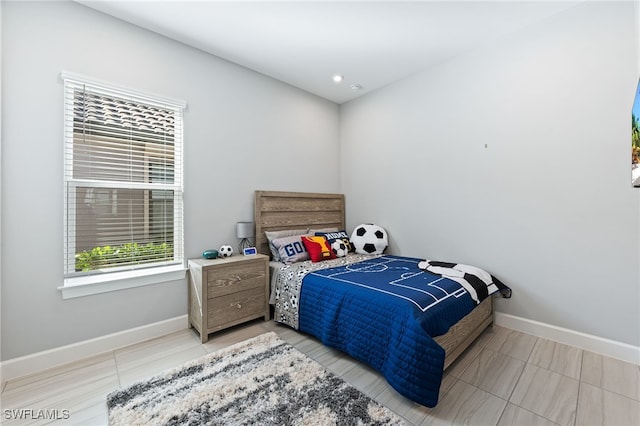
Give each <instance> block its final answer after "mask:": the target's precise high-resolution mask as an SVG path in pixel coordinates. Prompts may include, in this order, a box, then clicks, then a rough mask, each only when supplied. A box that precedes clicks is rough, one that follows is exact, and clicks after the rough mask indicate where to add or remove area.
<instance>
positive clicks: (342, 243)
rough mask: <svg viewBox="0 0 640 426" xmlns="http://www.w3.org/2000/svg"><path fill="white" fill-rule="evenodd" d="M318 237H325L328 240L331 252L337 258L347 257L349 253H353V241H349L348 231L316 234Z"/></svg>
mask: <svg viewBox="0 0 640 426" xmlns="http://www.w3.org/2000/svg"><path fill="white" fill-rule="evenodd" d="M316 235H320V236H323V237H325V238H326V239H327V241H328V242H329V246H330V247H331V251H332V252H333V254H335V255H336V257H345V256H346V255H347V254H348V253H349V252H352V251H353V246H352V245H351V241H349V234H347V231H344V230H342V231H335V232H316Z"/></svg>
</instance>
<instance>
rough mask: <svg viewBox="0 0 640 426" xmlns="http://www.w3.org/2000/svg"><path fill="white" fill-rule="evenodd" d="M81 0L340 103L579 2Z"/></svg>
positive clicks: (510, 0) (100, 9)
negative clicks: (339, 77) (339, 78)
mask: <svg viewBox="0 0 640 426" xmlns="http://www.w3.org/2000/svg"><path fill="white" fill-rule="evenodd" d="M76 1H77V2H78V3H82V4H84V5H86V6H88V7H91V8H93V9H96V10H99V11H102V12H104V13H107V14H109V15H112V16H114V17H116V18H120V19H122V20H124V21H127V22H130V23H132V24H135V25H138V26H140V27H142V28H146V29H149V30H151V31H154V32H157V33H159V34H162V35H164V36H167V37H170V38H172V39H175V40H178V41H180V42H182V43H185V44H187V45H190V46H193V47H196V48H198V49H201V50H203V51H205V52H209V53H211V54H213V55H215V56H218V57H221V58H224V59H226V60H228V61H231V62H234V63H236V64H239V65H242V66H244V67H247V68H250V69H252V70H255V71H257V72H260V73H262V74H265V75H268V76H270V77H273V78H275V79H277V80H281V81H283V82H286V83H288V84H291V85H293V86H296V87H299V88H301V89H303V90H306V91H308V92H311V93H314V94H316V95H318V96H321V97H323V98H326V99H329V100H331V101H333V102H336V103H338V104H341V103H343V102H347V101H349V100H351V99H354V98H356V97H358V96H361V95H363V94H365V93H369V92H371V91H373V90H375V89H378V88H380V87H383V86H385V85H388V84H390V83H393V82H395V81H397V80H400V79H402V78H404V77H407V76H409V75H411V74H414V73H416V72H419V71H421V70H424V69H427V68H429V67H431V66H433V65H436V64H438V63H442V62H444V61H447V60H448V59H450V58H452V57H454V56H457V55H460V54H462V53H464V52H466V51H469V50H471V49H474V48H477V47H479V46H481V45H482V44H484V43H487V42H489V41H492V40H495V39H497V38H500V37H504V36H507V35H508V34H510V33H513V32H515V31H518V30H519V29H522V28H524V27H526V26H528V25H531V24H533V23H535V22H538V21H541V20H543V19H546V18H548V17H549V16H551V15H553V14H556V13H558V12H561V11H562V10H565V9H567V8H569V7H571V6H573V5H575V4H576V3H577V2H576V1H570V2H565V1H553V0H549V1H529V2H527V1H520V0H502V1H479V0H475V1H474V0H470V1H455V0H443V1H417V2H415V1H414V2H403V1H388V2H384V1H340V2H329V1H303V0H299V1H288V2H272V1H257V2H248V1H228V2H222V1H206V0H182V1H167V0H144V1H135V0H128V1H125V0H119V1H116V0H110V1H96V0H76ZM335 74H340V75H343V76H344V80H343V81H342V82H341V83H335V82H334V81H333V76H334V75H335ZM353 85H358V86H360V88H359V89H353V88H352V86H353Z"/></svg>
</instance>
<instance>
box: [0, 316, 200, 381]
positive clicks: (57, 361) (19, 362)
mask: <svg viewBox="0 0 640 426" xmlns="http://www.w3.org/2000/svg"><path fill="white" fill-rule="evenodd" d="M187 326H188V324H187V315H181V316H179V317H175V318H170V319H168V320H164V321H159V322H156V323H153V324H148V325H143V326H141V327H136V328H132V329H129V330H124V331H120V332H117V333H113V334H108V335H106V336H101V337H97V338H95V339H90V340H85V341H83V342H78V343H73V344H71V345H66V346H60V347H58V348H53V349H48V350H46V351H42V352H37V353H34V354H30V355H25V356H22V357H18V358H13V359H9V360H7V361H3V362H2V363H0V371H1V373H0V376H1V377H2V381H6V380H10V379H15V378H17V377H22V376H26V375H29V374H33V373H37V372H39V371H44V370H47V369H49V368H53V367H57V366H60V365H63V364H68V363H70V362H76V361H79V360H81V359H83V358H88V357H91V356H95V355H99V354H101V353H105V352H109V351H113V350H116V349H119V348H122V347H125V346H129V345H132V344H134V343H139V342H142V341H145V340H149V339H154V338H156V337H161V336H164V335H166V334H169V333H173V332H176V331H180V330H184V329H185V328H187Z"/></svg>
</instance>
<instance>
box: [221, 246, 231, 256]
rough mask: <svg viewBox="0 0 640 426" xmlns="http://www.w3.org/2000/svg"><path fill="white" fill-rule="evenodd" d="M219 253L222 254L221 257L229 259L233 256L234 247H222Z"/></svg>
mask: <svg viewBox="0 0 640 426" xmlns="http://www.w3.org/2000/svg"><path fill="white" fill-rule="evenodd" d="M218 253H219V254H220V256H221V257H229V256H231V255H232V254H233V247H231V246H227V245H224V246H222V247H220V250H218Z"/></svg>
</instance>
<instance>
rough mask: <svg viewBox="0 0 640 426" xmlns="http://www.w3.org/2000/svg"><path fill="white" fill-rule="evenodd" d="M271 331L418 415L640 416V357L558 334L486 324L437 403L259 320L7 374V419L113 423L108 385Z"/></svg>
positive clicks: (480, 420)
mask: <svg viewBox="0 0 640 426" xmlns="http://www.w3.org/2000/svg"><path fill="white" fill-rule="evenodd" d="M266 331H275V332H276V333H278V335H279V336H280V337H281V338H282V339H283V340H286V341H287V342H289V343H291V344H292V345H294V346H295V347H297V348H298V349H299V350H300V351H302V352H304V353H306V354H307V355H308V356H310V357H311V358H313V359H315V360H316V361H318V362H319V363H321V364H322V365H324V366H325V367H326V368H328V369H329V370H331V371H333V372H334V373H336V374H338V375H339V376H341V377H343V378H344V379H345V380H346V381H347V382H349V383H352V384H353V385H354V386H356V387H357V388H359V389H361V390H362V391H364V392H365V393H366V394H368V395H369V396H371V397H372V398H374V399H375V400H377V401H379V402H380V403H382V404H384V405H385V406H387V407H389V408H391V409H392V410H394V411H395V412H396V413H398V414H399V415H401V416H403V417H404V418H405V419H406V420H407V422H408V423H409V424H412V425H463V424H468V425H499V426H506V425H509V426H511V425H518V426H520V425H521V426H535V425H562V426H573V425H575V426H583V425H615V426H638V425H640V366H638V365H634V364H629V363H626V362H622V361H619V360H616V359H612V358H608V357H604V356H601V355H598V354H595V353H590V352H586V351H582V350H580V349H577V348H573V347H569V346H566V345H562V344H559V343H555V342H552V341H550V340H545V339H540V338H536V337H534V336H531V335H528V334H524V333H520V332H517V331H513V330H509V329H506V328H500V327H494V328H489V329H487V330H486V331H485V332H484V334H482V335H481V336H480V337H479V338H478V340H476V342H475V343H474V344H473V345H472V346H471V347H470V348H469V349H468V350H467V351H466V352H465V353H464V354H463V355H462V356H461V357H460V358H459V359H458V360H457V361H456V362H455V363H454V364H452V365H451V367H450V368H449V369H448V370H447V371H446V372H445V377H444V380H443V382H442V388H441V396H440V402H439V404H438V406H437V407H436V408H433V409H429V408H426V407H423V406H421V405H418V404H415V403H413V402H411V401H409V400H407V399H406V398H404V397H402V396H400V395H399V394H398V393H397V392H395V391H394V390H393V389H392V388H391V387H390V386H389V385H388V384H387V382H386V381H385V380H384V378H382V377H381V376H380V375H379V374H378V373H377V372H375V371H374V370H372V369H371V368H369V367H367V366H365V365H363V364H360V363H358V362H356V361H354V360H353V359H351V358H349V357H348V356H346V355H344V354H342V353H340V352H338V351H336V350H333V349H330V348H327V347H325V346H323V345H322V344H320V343H319V342H318V341H317V340H315V339H313V338H311V337H308V336H306V335H303V334H300V333H297V332H295V331H294V330H292V329H290V328H288V327H284V326H280V325H277V324H275V323H274V322H273V321H269V322H264V321H260V320H257V321H254V322H250V323H247V324H245V325H241V326H237V327H234V328H233V329H230V330H226V331H222V332H219V333H216V334H213V335H211V336H210V340H209V341H208V342H207V343H205V344H201V343H200V339H199V337H198V335H197V334H196V333H195V332H194V331H193V330H184V331H181V332H177V333H173V334H170V335H167V336H164V337H162V338H158V339H154V340H150V341H147V342H143V343H140V344H137V345H133V346H130V347H126V348H123V349H119V350H116V351H113V352H110V353H107V354H103V355H100V356H96V357H92V358H88V359H85V360H83V361H82V362H78V363H74V364H71V365H67V366H62V367H58V368H55V369H52V370H49V371H46V372H42V373H39V374H34V375H32V376H28V377H23V378H19V379H15V380H9V381H8V382H3V383H2V394H1V398H0V402H1V405H2V411H1V414H2V418H1V419H0V423H2V424H7V425H10V424H46V423H47V422H46V421H37V422H30V421H24V420H22V421H17V420H15V419H11V418H10V417H11V413H13V411H12V410H13V409H16V410H17V409H27V410H33V411H34V413H36V410H40V409H48V410H51V411H50V412H53V413H54V414H57V415H58V417H68V418H63V419H60V420H56V421H52V422H51V423H55V424H60V425H67V424H76V425H90V426H91V425H106V424H107V409H106V406H105V396H106V395H107V394H108V393H109V392H110V391H112V390H114V389H117V388H122V387H125V386H127V385H129V384H131V383H133V382H135V381H137V380H141V379H144V378H147V377H149V376H151V375H154V374H156V373H158V372H160V371H162V370H164V369H167V368H172V367H175V366H178V365H180V364H182V363H184V362H187V361H189V360H192V359H195V358H198V357H200V356H202V355H205V354H206V353H209V352H213V351H215V350H217V349H220V348H222V347H225V346H228V345H230V344H233V343H236V342H239V341H242V340H245V339H248V338H250V337H254V336H257V335H259V334H261V333H264V332H266ZM55 410H57V411H55ZM65 410H68V411H65ZM36 414H37V413H36Z"/></svg>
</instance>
